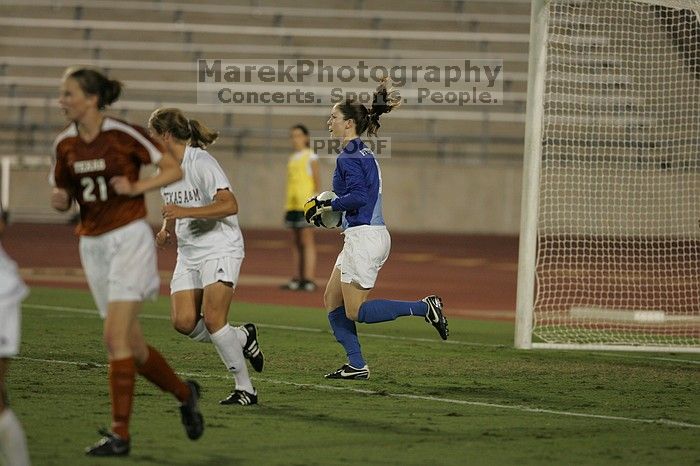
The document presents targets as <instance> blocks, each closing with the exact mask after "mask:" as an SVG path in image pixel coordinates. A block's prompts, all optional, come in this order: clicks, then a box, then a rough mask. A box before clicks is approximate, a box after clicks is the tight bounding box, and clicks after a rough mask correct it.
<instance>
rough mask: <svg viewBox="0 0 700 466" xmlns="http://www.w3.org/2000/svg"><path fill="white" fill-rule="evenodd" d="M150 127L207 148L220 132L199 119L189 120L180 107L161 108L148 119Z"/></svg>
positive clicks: (158, 132)
mask: <svg viewBox="0 0 700 466" xmlns="http://www.w3.org/2000/svg"><path fill="white" fill-rule="evenodd" d="M148 127H149V128H151V129H152V130H153V131H155V132H156V133H157V134H159V135H163V134H166V133H170V134H171V135H172V136H173V137H174V138H175V139H179V140H181V141H188V142H189V145H190V146H192V147H199V148H201V149H206V147H207V146H209V145H210V144H213V143H214V141H216V138H218V137H219V133H217V132H216V131H212V130H210V129H209V128H207V127H206V126H204V125H203V124H202V123H200V122H199V121H197V120H188V119H187V118H186V117H185V115H184V114H183V113H182V111H181V110H180V109H179V108H159V109H157V110H155V111H154V112H153V113H152V114H151V117H150V118H149V119H148Z"/></svg>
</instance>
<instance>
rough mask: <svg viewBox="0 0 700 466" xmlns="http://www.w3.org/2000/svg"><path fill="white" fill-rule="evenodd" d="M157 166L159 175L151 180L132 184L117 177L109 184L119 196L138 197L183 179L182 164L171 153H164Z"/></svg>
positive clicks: (125, 178) (146, 179)
mask: <svg viewBox="0 0 700 466" xmlns="http://www.w3.org/2000/svg"><path fill="white" fill-rule="evenodd" d="M157 165H158V169H159V170H158V173H156V174H155V175H153V176H152V177H150V178H145V179H142V180H136V181H134V182H133V183H132V182H131V181H129V179H128V178H127V177H125V176H115V177H113V178H112V179H110V180H109V182H110V184H111V185H112V188H114V190H115V191H116V192H117V194H122V195H124V196H138V195H140V194H143V193H145V192H146V191H151V190H153V189H157V188H160V187H162V186H165V185H168V184H171V183H174V182H176V181H177V180H179V179H180V178H182V170H181V169H180V164H179V163H178V162H177V161H176V160H175V158H174V157H173V156H172V155H171V154H170V153H169V152H164V153H163V156H162V157H161V159H160V161H159V162H158V163H157Z"/></svg>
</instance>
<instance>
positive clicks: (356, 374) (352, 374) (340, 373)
mask: <svg viewBox="0 0 700 466" xmlns="http://www.w3.org/2000/svg"><path fill="white" fill-rule="evenodd" d="M324 377H325V378H327V379H347V380H367V379H369V367H367V364H365V365H364V367H361V368H359V369H358V368H356V367H352V366H351V365H350V364H343V367H341V368H340V369H338V370H337V371H335V372H331V373H330V374H326V375H324Z"/></svg>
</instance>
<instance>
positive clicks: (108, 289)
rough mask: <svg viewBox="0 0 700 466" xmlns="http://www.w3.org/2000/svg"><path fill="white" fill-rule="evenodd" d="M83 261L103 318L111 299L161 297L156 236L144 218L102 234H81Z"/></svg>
mask: <svg viewBox="0 0 700 466" xmlns="http://www.w3.org/2000/svg"><path fill="white" fill-rule="evenodd" d="M80 262H82V264H83V270H84V271H85V278H86V279H87V282H88V285H89V286H90V291H91V292H92V297H93V299H94V300H95V304H96V305H97V309H98V310H99V311H100V315H101V316H102V318H103V319H104V318H105V317H107V306H108V303H110V302H114V301H138V302H141V301H145V300H146V299H155V298H156V296H158V291H159V289H160V278H159V276H158V264H157V260H156V248H155V239H154V238H153V230H151V227H150V226H149V225H148V224H147V223H146V222H145V221H144V220H142V219H140V220H136V221H134V222H131V223H129V224H127V225H124V226H123V227H119V228H116V229H114V230H112V231H108V232H107V233H104V234H102V235H99V236H81V237H80Z"/></svg>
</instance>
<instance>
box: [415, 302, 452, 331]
mask: <svg viewBox="0 0 700 466" xmlns="http://www.w3.org/2000/svg"><path fill="white" fill-rule="evenodd" d="M421 301H423V302H424V303H425V304H427V305H428V312H427V313H426V314H425V321H426V322H430V323H431V324H432V326H433V327H435V329H436V330H437V331H438V333H439V334H440V338H442V339H443V340H447V335H449V334H450V331H449V330H448V329H447V319H446V318H445V316H444V315H442V298H440V297H439V296H435V295H430V296H426V297H425V298H423V299H421Z"/></svg>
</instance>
